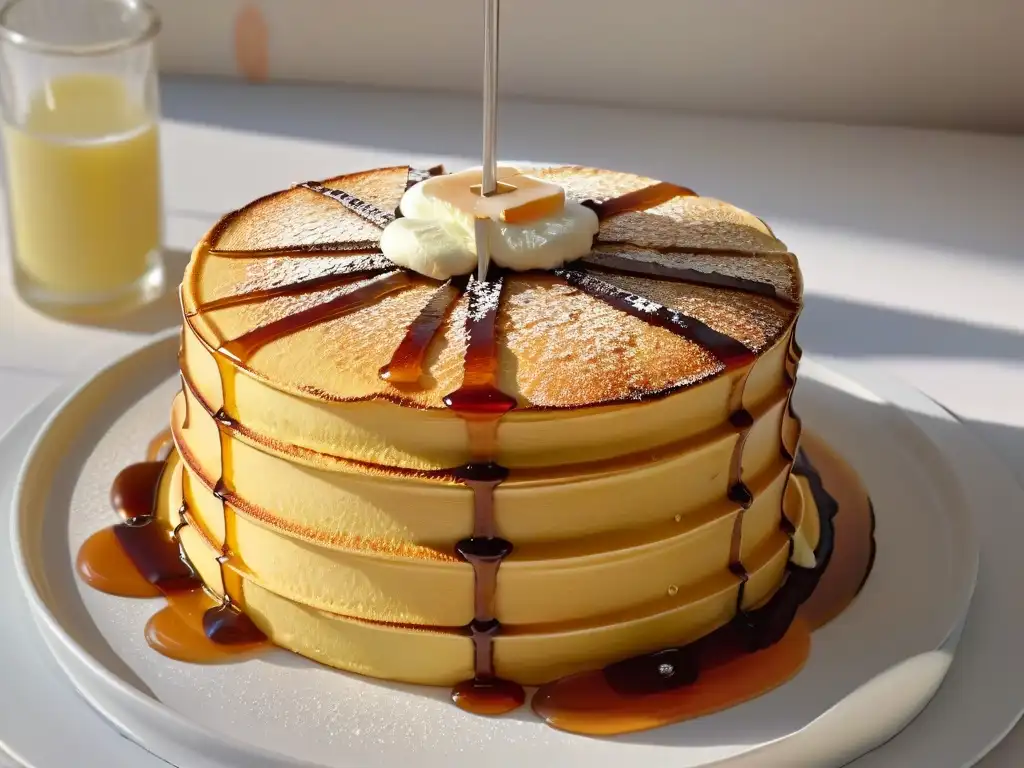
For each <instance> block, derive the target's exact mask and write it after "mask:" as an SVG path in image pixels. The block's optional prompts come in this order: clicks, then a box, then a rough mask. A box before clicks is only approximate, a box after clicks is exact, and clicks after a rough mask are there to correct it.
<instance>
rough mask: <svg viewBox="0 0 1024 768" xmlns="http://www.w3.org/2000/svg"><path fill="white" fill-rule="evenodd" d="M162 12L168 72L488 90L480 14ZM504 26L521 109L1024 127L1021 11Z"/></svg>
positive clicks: (568, 12)
mask: <svg viewBox="0 0 1024 768" xmlns="http://www.w3.org/2000/svg"><path fill="white" fill-rule="evenodd" d="M155 5H157V7H158V8H159V10H160V11H161V13H162V15H163V16H164V19H165V29H164V35H163V37H162V40H161V55H162V62H163V64H164V67H165V69H167V70H168V71H172V72H178V73H204V74H222V75H234V74H239V72H240V70H244V69H246V66H245V60H246V59H245V57H246V56H248V60H249V61H250V62H251V60H252V57H253V55H255V56H256V57H257V61H258V60H259V55H260V52H259V51H257V52H255V53H254V52H253V51H252V50H251V49H252V47H253V46H256V47H257V48H258V47H260V46H261V45H263V46H265V60H266V61H267V62H268V64H269V72H270V77H271V78H275V79H301V80H316V81H324V80H326V81H341V82H346V83H356V84H365V85H373V86H386V87H394V88H417V89H419V88H427V89H442V90H465V91H475V90H477V89H479V80H480V77H479V62H480V57H481V43H480V24H481V9H482V3H481V1H480V0H156V2H155ZM246 8H248V9H249V10H248V11H247V12H246V13H244V14H243V13H242V11H243V10H245V9H246ZM240 18H244V19H245V22H243V23H242V24H239V19H240ZM502 22H503V23H502V87H503V91H504V93H506V94H509V95H512V94H516V95H523V96H530V97H536V98H543V99H560V100H574V101H584V102H599V103H630V104H642V105H646V106H664V107H671V108H682V109H686V110H689V111H695V112H713V113H724V114H743V115H768V116H783V117H792V118H796V119H814V120H826V121H842V122H866V123H884V124H900V125H913V126H928V127H947V128H971V129H978V130H989V131H1003V132H1020V131H1024V0H959V1H958V0H505V1H504V3H502ZM264 28H265V31H264ZM239 41H241V42H240V43H239ZM264 41H265V42H264ZM236 43H238V44H237V45H236ZM239 45H240V46H241V47H243V48H246V47H247V48H249V49H250V50H248V52H247V53H245V54H242V56H241V59H242V63H241V64H240V63H239V59H240V56H239V54H238V53H237V50H238V47H239ZM249 69H250V70H251V69H252V67H251V66H250V67H249ZM257 70H258V67H257ZM250 75H253V72H251V71H250ZM256 77H259V74H258V72H257V74H256Z"/></svg>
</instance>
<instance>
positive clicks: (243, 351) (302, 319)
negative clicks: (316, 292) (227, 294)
mask: <svg viewBox="0 0 1024 768" xmlns="http://www.w3.org/2000/svg"><path fill="white" fill-rule="evenodd" d="M415 284H416V282H415V280H414V279H413V278H412V277H410V276H409V275H408V274H407V273H405V272H397V271H396V272H388V273H386V274H385V275H383V276H381V277H378V278H376V279H374V280H372V281H371V282H369V283H367V284H366V285H362V286H360V287H359V288H356V289H355V290H352V291H349V292H348V293H343V294H342V295H341V296H337V297H335V298H333V299H331V300H330V301H325V302H323V303H322V304H317V305H316V306H314V307H309V308H308V309H303V310H301V311H299V312H296V313H294V314H291V315H287V316H285V317H282V318H279V319H277V320H273V321H271V322H269V323H267V324H266V325H261V326H259V327H258V328H254V329H253V330H251V331H247V332H246V333H243V334H242V335H241V336H239V337H237V338H235V339H232V340H231V341H228V342H225V343H224V344H223V345H221V347H220V348H219V349H218V350H217V351H218V352H220V353H222V354H224V355H226V356H228V357H230V358H231V359H232V360H235V361H237V362H243V363H244V362H245V361H246V360H247V359H248V358H250V357H252V355H253V354H255V353H256V352H258V351H259V350H260V349H262V348H263V347H265V346H266V345H267V344H270V343H271V342H274V341H277V340H278V339H282V338H284V337H285V336H290V335H291V334H293V333H298V332H299V331H302V330H305V329H306V328H312V327H313V326H315V325H319V324H320V323H326V322H328V321H329V320H334V319H336V318H339V317H343V316H344V315H348V314H351V313H352V312H356V311H358V310H360V309H365V308H366V307H369V306H372V305H373V304H375V303H376V302H377V301H378V300H380V299H382V298H384V297H385V296H387V295H388V294H391V293H395V292H397V291H401V290H404V289H405V288H408V287H410V286H412V285H415Z"/></svg>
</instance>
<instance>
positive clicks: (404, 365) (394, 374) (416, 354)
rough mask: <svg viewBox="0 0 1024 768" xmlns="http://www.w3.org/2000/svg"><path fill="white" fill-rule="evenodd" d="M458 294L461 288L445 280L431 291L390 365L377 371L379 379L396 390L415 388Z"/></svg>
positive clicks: (392, 357) (459, 294) (460, 293)
mask: <svg viewBox="0 0 1024 768" xmlns="http://www.w3.org/2000/svg"><path fill="white" fill-rule="evenodd" d="M461 295H462V285H459V284H456V283H454V282H452V281H448V282H446V283H444V284H443V285H441V286H439V287H438V288H437V290H435V291H434V293H433V295H432V296H431V297H430V300H429V301H428V302H427V303H426V305H425V306H424V307H423V309H421V310H420V313H419V314H418V315H417V316H416V319H415V320H413V321H412V324H411V325H410V326H409V328H408V330H407V331H406V333H405V337H404V338H403V339H402V341H401V343H400V344H399V345H398V347H397V349H395V352H394V354H393V355H392V356H391V360H390V362H388V363H387V365H385V366H384V367H382V368H381V369H380V377H381V378H382V379H384V381H387V382H389V383H391V384H393V385H395V386H396V387H416V386H419V385H420V377H421V376H422V375H423V361H424V359H425V358H426V355H427V350H428V349H429V348H430V344H431V342H432V341H433V340H434V337H435V336H436V335H437V332H438V330H439V329H440V328H441V324H442V323H443V322H444V319H445V318H446V317H447V316H448V312H449V311H450V310H451V308H452V307H453V306H454V305H455V302H456V301H457V300H458V298H459V296H461Z"/></svg>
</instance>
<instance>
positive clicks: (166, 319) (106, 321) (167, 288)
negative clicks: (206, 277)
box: [33, 249, 190, 334]
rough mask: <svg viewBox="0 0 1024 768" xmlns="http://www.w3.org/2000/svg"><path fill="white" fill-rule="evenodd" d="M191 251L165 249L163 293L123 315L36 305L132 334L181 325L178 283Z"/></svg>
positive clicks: (77, 320) (51, 313) (63, 317)
mask: <svg viewBox="0 0 1024 768" xmlns="http://www.w3.org/2000/svg"><path fill="white" fill-rule="evenodd" d="M189 256H190V254H189V252H188V251H182V250H175V249H166V250H164V265H165V268H166V271H167V275H166V281H165V285H164V290H163V293H161V294H160V296H159V297H158V298H157V299H156V300H155V301H152V302H150V303H149V304H146V305H144V306H141V307H138V308H136V309H133V310H129V311H128V312H126V313H124V314H116V315H113V314H112V315H91V314H86V313H80V312H75V311H68V312H67V313H61V312H56V311H47V310H44V309H42V308H39V307H33V308H34V309H35V310H36V311H37V312H40V313H42V314H45V315H46V316H47V317H50V318H53V319H54V320H60V321H62V322H68V323H74V324H75V325H87V326H92V327H94V328H109V329H112V330H118V331H129V332H132V333H143V334H148V333H157V332H159V331H163V330H165V329H167V328H173V327H174V326H176V325H180V324H181V306H180V305H179V303H178V285H179V284H180V283H181V276H182V274H184V272H185V267H186V266H187V265H188V261H189Z"/></svg>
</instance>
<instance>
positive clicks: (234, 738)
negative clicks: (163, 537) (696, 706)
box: [13, 337, 1024, 767]
mask: <svg viewBox="0 0 1024 768" xmlns="http://www.w3.org/2000/svg"><path fill="white" fill-rule="evenodd" d="M175 344H176V337H167V338H165V339H163V340H162V341H158V342H156V343H155V344H153V345H151V346H149V347H147V348H144V349H143V350H141V351H139V352H138V353H136V354H134V355H132V356H129V357H128V358H126V359H125V360H122V361H120V362H118V363H116V364H114V365H113V366H112V367H111V368H109V369H107V370H106V371H105V372H103V373H101V374H99V375H98V376H97V377H95V378H94V379H92V380H91V381H90V382H88V383H87V384H86V385H84V386H83V387H82V388H81V389H80V390H79V391H78V392H77V393H75V394H74V395H73V396H72V397H70V398H69V399H68V400H67V401H66V402H65V404H64V405H63V406H62V407H61V408H60V409H58V411H57V412H56V413H55V415H54V417H53V418H52V419H51V421H50V422H49V424H48V426H47V428H46V429H45V430H44V431H43V433H42V434H41V436H40V438H39V440H38V441H37V443H36V445H35V447H34V449H33V451H32V453H31V455H30V457H29V459H28V460H27V462H26V466H25V474H24V477H23V482H22V487H21V495H20V497H19V504H18V507H17V511H18V513H19V515H18V516H19V517H20V523H19V522H18V521H16V524H15V530H14V536H13V540H14V543H15V547H16V548H18V549H20V551H19V553H18V554H19V557H20V559H19V564H20V566H21V572H20V575H21V577H22V579H23V581H24V586H25V588H26V590H27V592H28V593H29V596H30V601H31V602H32V604H33V608H34V609H35V613H36V616H37V619H38V620H39V622H40V625H41V627H42V628H43V630H44V635H45V637H46V639H47V642H48V644H49V645H50V647H51V650H52V651H53V652H54V654H55V656H56V657H57V659H58V661H59V662H60V663H61V665H62V666H63V667H64V669H65V671H66V672H67V673H68V674H69V676H70V677H71V679H72V681H73V682H74V684H75V685H76V687H78V688H79V689H80V690H81V691H82V693H83V694H84V695H85V696H86V697H88V698H90V699H91V701H92V703H93V704H94V706H96V707H97V708H98V709H100V710H101V711H103V712H104V713H105V714H106V715H107V716H108V717H110V718H111V719H113V720H115V721H117V722H119V723H120V725H121V727H122V728H123V729H127V730H129V731H131V732H132V733H133V735H134V737H135V738H137V739H139V740H141V741H142V743H144V744H146V746H147V748H150V749H152V750H154V751H155V752H157V753H158V754H160V755H162V756H164V757H167V758H169V759H171V760H172V761H175V762H179V763H180V764H182V765H189V766H192V765H196V766H199V765H209V766H214V765H225V764H234V763H237V762H238V761H239V760H244V764H245V765H247V766H251V765H272V764H273V765H280V764H284V763H283V761H282V760H281V759H278V758H274V757H272V753H273V752H278V754H281V753H282V752H283V753H287V754H291V755H296V756H300V757H302V758H304V759H306V760H307V761H314V762H316V763H318V764H322V765H365V764H366V763H367V762H369V761H372V762H375V763H377V762H379V761H380V760H381V759H384V760H385V761H386V762H387V763H389V764H395V763H398V762H399V761H402V760H405V761H408V760H413V761H414V762H415V764H417V765H432V764H438V765H441V764H444V765H446V766H448V765H453V764H454V765H459V764H469V763H472V762H479V760H480V758H481V757H483V758H484V759H485V760H486V764H487V765H506V764H508V765H512V764H520V763H522V762H525V761H526V760H531V759H533V760H537V759H540V760H542V761H543V763H544V764H550V763H551V761H552V760H555V761H557V762H559V763H561V762H573V763H575V762H577V761H586V762H587V763H589V764H591V765H594V766H600V765H614V764H617V763H620V762H622V761H623V760H625V761H633V760H646V761H650V760H652V759H653V760H654V761H655V762H656V764H666V765H672V766H680V767H682V766H692V765H709V764H711V762H713V761H718V762H719V764H722V765H725V764H728V765H730V766H747V765H759V766H764V765H766V764H768V765H797V764H799V765H823V766H824V765H839V764H841V763H842V762H844V761H847V760H849V759H851V758H852V757H853V756H855V755H857V754H860V753H862V752H863V751H864V750H865V749H867V748H869V747H870V746H873V745H875V744H877V743H879V741H880V740H882V739H884V738H887V737H888V736H889V735H891V734H892V733H893V732H895V730H898V729H899V727H901V726H902V725H903V724H905V722H906V721H907V719H909V718H910V717H912V716H913V714H915V713H916V712H917V711H919V709H920V707H922V706H923V705H924V704H925V703H926V701H927V700H928V698H929V697H930V695H931V694H932V693H933V692H934V689H935V687H937V686H938V684H939V682H940V681H941V679H942V675H943V674H944V672H945V671H946V668H947V665H948V663H949V659H950V655H951V653H952V649H953V647H954V645H955V642H956V638H957V636H958V632H957V629H958V627H959V622H960V619H961V618H962V615H963V611H964V609H965V608H966V605H967V602H968V600H969V597H970V593H971V589H972V587H973V575H974V568H975V565H976V552H975V550H974V547H973V538H972V534H971V530H970V525H969V522H968V521H969V515H967V514H966V510H967V505H968V501H967V499H966V498H965V497H964V496H963V495H962V493H961V490H960V486H959V484H958V483H957V481H956V479H955V478H957V475H958V472H957V471H956V468H955V466H954V465H951V464H949V463H948V462H947V460H946V459H944V458H943V456H942V454H941V453H940V452H939V451H938V450H937V448H936V447H935V445H933V443H932V442H930V440H929V439H928V438H926V437H925V434H924V432H922V431H921V430H922V428H923V425H922V424H920V422H921V420H922V419H924V420H935V419H936V416H937V414H936V413H935V411H936V410H937V411H938V414H943V416H942V419H943V420H944V423H945V425H946V426H947V427H950V428H953V429H954V430H959V431H961V432H962V431H963V429H962V427H960V426H959V425H956V424H955V422H953V421H952V420H951V419H949V417H948V416H946V415H944V412H942V411H941V409H937V408H936V407H935V406H934V405H933V404H931V403H930V401H927V400H926V399H924V398H923V397H922V396H920V395H917V394H916V393H912V392H908V391H907V390H905V389H904V390H903V391H902V392H901V393H899V394H900V397H899V398H894V397H888V398H887V399H882V398H878V397H876V396H874V395H873V394H872V393H871V391H870V390H867V389H864V388H863V387H859V386H857V385H855V384H852V383H851V382H850V381H849V380H847V379H844V378H842V377H839V376H836V375H834V374H831V373H829V371H828V370H827V369H824V368H822V367H820V366H816V365H814V364H812V363H810V362H808V363H807V364H806V365H805V366H804V368H803V369H802V372H801V379H802V384H801V385H800V393H799V396H800V407H801V409H802V412H803V415H804V416H805V419H806V420H807V423H808V424H809V425H811V426H812V427H813V428H816V429H817V430H818V431H819V432H822V433H824V434H827V435H828V436H829V439H830V440H831V442H833V444H834V445H835V446H836V447H837V448H838V449H839V450H840V451H841V452H843V453H844V454H846V455H847V456H848V457H849V458H850V459H851V460H852V461H853V463H854V464H855V465H856V466H857V468H858V470H859V471H860V472H861V473H862V475H863V476H864V477H865V479H866V481H867V483H868V485H869V487H870V488H871V489H872V492H873V496H874V500H875V503H876V507H877V508H878V512H879V526H878V537H879V556H878V561H877V563H876V568H875V572H874V574H873V577H872V579H871V580H870V581H869V582H868V585H867V587H866V588H865V591H864V592H863V593H862V595H861V596H860V598H859V599H858V600H857V601H856V602H855V603H854V605H853V606H851V608H850V610H849V611H848V612H847V613H845V614H844V615H843V616H842V617H840V618H839V619H838V620H837V621H836V622H834V623H833V624H832V625H830V626H829V627H826V628H825V629H824V630H823V631H821V632H819V633H817V634H816V635H815V650H814V653H813V655H812V658H811V661H810V662H809V664H808V667H807V668H806V669H805V670H804V672H803V673H801V674H800V675H799V676H798V677H797V678H796V679H795V680H794V681H792V682H791V683H789V684H787V685H786V686H783V687H782V688H780V689H778V690H777V691H775V692H773V693H771V694H769V695H767V696H765V697H762V698H761V699H758V700H756V701H753V702H750V703H748V704H744V705H742V706H740V707H737V708H735V709H733V710H730V711H728V712H725V713H721V714H719V715H715V716H712V717H708V718H703V719H701V720H697V721H693V722H691V723H685V724H681V725H679V726H674V727H672V728H666V729H662V730H659V731H655V732H652V733H648V734H641V735H638V736H634V737H630V738H623V739H616V740H610V741H600V740H593V739H583V738H579V737H573V736H568V735H566V734H561V733H558V732H555V731H552V730H550V729H547V728H546V727H544V726H542V725H540V724H539V723H538V722H536V721H535V720H533V719H532V717H531V716H529V715H528V714H525V713H520V715H518V716H516V717H512V718H505V719H500V720H486V719H481V718H473V717H471V716H468V715H465V714H464V713H461V712H460V711H459V710H457V709H455V708H454V707H452V706H451V705H450V704H448V703H447V702H446V701H444V699H445V698H446V695H445V692H443V691H438V692H431V691H423V690H421V689H408V688H404V687H397V686H386V685H382V684H379V683H372V682H368V681H365V680H362V679H359V678H355V677H351V676H347V675H343V674H340V673H336V672H333V671H330V670H327V669H325V668H322V667H318V666H316V665H313V664H310V663H307V662H305V661H303V660H301V659H297V658H296V657H292V656H290V655H287V654H284V653H283V652H280V653H276V654H273V655H271V656H270V657H267V658H264V659H258V660H252V661H248V662H244V663H242V664H237V665H231V666H222V667H195V666H189V665H182V664H177V663H175V662H171V661H169V660H167V659H164V658H163V657H160V656H158V655H156V654H154V653H153V652H151V651H150V650H149V649H148V648H147V647H146V646H145V644H144V641H143V639H142V632H141V628H142V625H143V623H144V622H145V620H146V618H148V616H149V615H150V614H151V613H152V611H153V605H152V604H151V603H148V604H147V603H146V602H143V601H129V600H121V599H118V598H111V597H109V596H105V595H100V594H99V593H95V592H92V591H91V590H88V589H86V588H84V587H83V586H82V585H80V584H79V583H78V582H77V580H76V579H75V578H74V576H73V574H72V572H71V561H72V557H73V554H74V551H75V550H76V549H77V546H78V544H79V543H80V542H81V541H82V540H83V539H84V538H85V536H86V535H87V534H88V533H89V532H91V531H92V530H95V529H96V528H98V527H100V526H101V525H104V524H107V523H109V522H111V521H112V520H113V519H114V518H113V517H112V513H111V512H109V510H108V509H107V506H106V496H107V490H108V486H109V481H110V478H112V477H113V475H114V474H115V473H116V471H117V470H118V469H120V468H121V467H122V466H123V465H124V464H126V463H128V462H130V461H132V460H136V459H137V457H138V454H139V451H140V450H141V447H142V446H144V445H145V444H146V442H147V441H148V439H149V437H151V436H152V434H153V433H155V432H156V431H157V430H158V429H159V428H160V426H161V425H162V424H163V423H164V422H165V421H166V414H167V407H168V403H169V402H170V395H171V393H172V392H173V390H174V388H175V387H176V381H175V380H173V379H169V378H168V377H169V376H171V375H172V374H173V373H174V369H173V360H174V356H173V350H174V345H175ZM904 401H908V402H912V403H914V404H915V405H916V406H918V410H919V411H924V412H925V413H924V415H922V414H920V413H915V414H913V415H912V420H911V419H907V418H905V417H904V416H903V415H902V414H901V412H900V410H899V408H898V407H897V405H895V404H898V405H899V406H904V405H906V403H905V402H904ZM917 401H920V402H917ZM915 424H917V426H915ZM1017 490H1018V493H1019V489H1017ZM973 498H975V496H974V494H973V493H972V499H973ZM69 511H70V515H69ZM979 513H980V512H979ZM44 533H45V535H43V534H44ZM16 559H18V558H16ZM1018 637H1020V635H1018ZM904 660H908V661H906V662H904ZM901 662H903V663H901ZM883 671H885V674H881V673H882V672H883ZM871 678H874V679H873V680H872V682H871V683H870V684H869V685H867V686H865V687H864V688H863V689H861V690H860V691H859V692H857V693H856V694H854V695H852V696H848V695H847V694H849V693H851V692H852V691H854V689H855V688H857V686H858V685H859V684H860V683H861V682H866V681H867V680H869V679H871ZM1018 690H1019V689H1018ZM844 696H845V697H846V698H845V701H844V702H843V704H842V705H841V706H840V707H837V708H835V709H834V710H832V711H831V712H830V713H829V714H828V715H827V716H825V717H820V718H817V719H816V720H815V717H816V715H817V714H818V713H820V712H822V711H824V710H825V709H827V708H828V707H829V706H830V705H831V704H834V703H835V702H837V701H839V700H840V699H843V698H844ZM1022 698H1024V695H1022ZM1019 711H1020V706H1019V702H1018V705H1016V708H1015V709H1014V711H1013V714H1012V715H1010V716H1008V717H1007V716H1004V717H1003V719H1002V722H1003V723H1004V725H1001V726H1000V727H1001V729H1005V727H1007V726H1006V725H1005V723H1006V722H1008V721H1010V720H1011V719H1015V718H1016V716H1017V714H1019ZM200 720H202V721H203V724H200V722H199V721H200ZM811 721H814V722H813V725H812V726H810V727H806V726H807V725H808V724H809V723H810V722H811ZM851 723H857V727H852V726H851ZM797 732H799V733H797ZM793 734H796V735H793ZM990 738H991V737H990ZM243 739H244V740H243ZM254 745H256V746H254ZM986 745H987V744H986ZM981 748H982V747H976V752H975V754H977V749H981ZM888 749H889V747H886V750H888ZM883 751H884V750H883ZM243 754H244V755H245V756H244V757H242V755H243ZM722 761H727V763H726V762H722ZM886 764H887V765H889V764H891V763H886ZM911 764H912V765H926V764H929V763H927V762H924V763H911ZM930 764H932V765H937V764H938V763H934V762H932V763H930ZM942 764H945V763H944V762H943V763H942Z"/></svg>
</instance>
